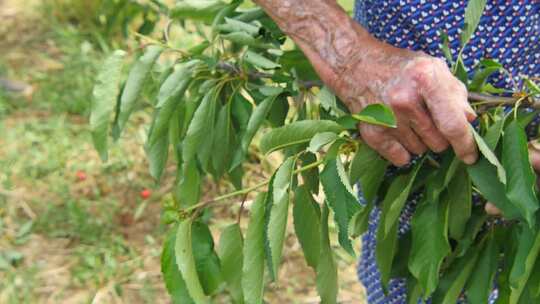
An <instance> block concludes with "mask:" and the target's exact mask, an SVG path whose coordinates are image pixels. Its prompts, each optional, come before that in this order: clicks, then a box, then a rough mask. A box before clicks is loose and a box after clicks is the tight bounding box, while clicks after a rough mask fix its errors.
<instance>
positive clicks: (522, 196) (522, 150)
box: [502, 121, 538, 227]
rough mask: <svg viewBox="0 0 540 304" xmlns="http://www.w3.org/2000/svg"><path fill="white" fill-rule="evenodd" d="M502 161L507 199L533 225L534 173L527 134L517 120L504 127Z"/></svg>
mask: <svg viewBox="0 0 540 304" xmlns="http://www.w3.org/2000/svg"><path fill="white" fill-rule="evenodd" d="M502 161H503V165H504V168H505V169H506V172H507V174H508V182H507V184H506V194H507V196H508V199H509V200H510V201H511V202H512V204H513V205H514V207H515V208H517V209H518V210H519V211H520V214H521V216H522V217H523V218H524V219H525V220H526V221H527V223H529V225H530V226H531V227H533V226H534V225H535V212H536V210H538V199H537V197H536V174H535V173H534V171H533V169H532V166H531V162H530V161H529V153H528V148H527V135H525V130H523V129H522V128H521V127H520V126H519V125H518V122H517V121H512V122H511V123H510V124H509V125H508V126H507V127H506V128H505V129H504V135H503V151H502Z"/></svg>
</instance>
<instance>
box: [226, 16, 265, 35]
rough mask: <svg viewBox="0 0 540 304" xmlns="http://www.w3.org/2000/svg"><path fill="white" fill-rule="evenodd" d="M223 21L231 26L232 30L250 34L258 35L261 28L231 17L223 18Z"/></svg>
mask: <svg viewBox="0 0 540 304" xmlns="http://www.w3.org/2000/svg"><path fill="white" fill-rule="evenodd" d="M225 23H226V24H228V25H229V26H231V28H232V30H233V31H234V32H245V33H248V34H250V35H251V36H255V35H258V34H259V31H260V30H261V27H260V26H257V25H254V24H251V23H247V22H242V21H240V20H236V19H231V18H225Z"/></svg>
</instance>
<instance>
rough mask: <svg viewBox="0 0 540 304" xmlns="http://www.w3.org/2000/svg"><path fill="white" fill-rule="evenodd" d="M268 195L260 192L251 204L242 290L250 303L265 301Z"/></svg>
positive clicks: (260, 303)
mask: <svg viewBox="0 0 540 304" xmlns="http://www.w3.org/2000/svg"><path fill="white" fill-rule="evenodd" d="M267 195H271V194H265V193H260V194H259V195H257V198H255V200H254V202H253V204H252V205H251V217H250V220H249V225H248V229H247V232H246V239H245V242H244V251H243V254H244V262H243V266H242V290H243V293H244V300H245V302H246V303H249V304H252V303H253V304H262V303H263V288H264V285H263V279H264V212H265V205H264V202H265V201H266V196H267Z"/></svg>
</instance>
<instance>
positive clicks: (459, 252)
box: [454, 207, 488, 257]
mask: <svg viewBox="0 0 540 304" xmlns="http://www.w3.org/2000/svg"><path fill="white" fill-rule="evenodd" d="M487 218H488V216H487V214H486V212H485V211H484V208H483V207H478V208H475V209H473V211H472V212H471V216H470V218H469V221H468V222H467V225H466V228H465V233H464V234H463V236H462V237H461V239H460V240H458V245H457V248H456V249H455V251H454V253H455V256H456V257H462V256H463V255H464V254H465V253H466V252H467V251H468V250H469V248H470V247H471V246H472V245H473V243H474V240H475V238H476V236H477V235H478V233H479V232H480V230H481V229H482V227H483V226H484V224H485V223H486V220H487Z"/></svg>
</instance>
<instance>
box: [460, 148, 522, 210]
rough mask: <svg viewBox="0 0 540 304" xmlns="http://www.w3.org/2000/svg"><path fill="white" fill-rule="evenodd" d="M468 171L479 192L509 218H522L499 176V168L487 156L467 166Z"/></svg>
mask: <svg viewBox="0 0 540 304" xmlns="http://www.w3.org/2000/svg"><path fill="white" fill-rule="evenodd" d="M467 172H468V173H469V176H470V177H471V180H472V182H473V184H474V185H475V187H476V188H477V189H478V190H479V192H480V193H481V194H482V195H483V196H484V197H485V198H486V199H487V200H488V201H490V202H491V203H493V204H494V205H495V206H496V207H497V208H499V209H500V210H501V211H502V213H503V214H504V217H505V218H507V219H517V218H520V213H519V211H518V210H517V209H516V208H515V207H514V206H513V204H512V203H511V202H510V200H509V199H508V197H507V196H506V192H505V188H506V187H505V185H504V184H503V183H502V182H501V181H500V179H499V178H497V169H496V168H495V166H493V165H492V164H490V163H489V161H488V160H487V159H485V158H481V159H480V160H478V161H477V162H476V163H475V164H474V165H472V166H468V167H467Z"/></svg>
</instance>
